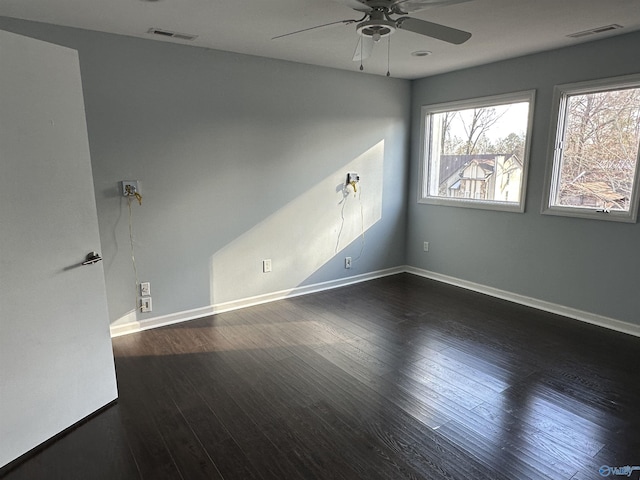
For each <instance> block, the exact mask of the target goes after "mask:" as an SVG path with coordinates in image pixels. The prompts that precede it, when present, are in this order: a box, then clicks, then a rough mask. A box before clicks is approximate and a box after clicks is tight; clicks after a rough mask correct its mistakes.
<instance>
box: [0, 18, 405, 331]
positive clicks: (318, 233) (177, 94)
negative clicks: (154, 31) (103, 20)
mask: <svg viewBox="0 0 640 480" xmlns="http://www.w3.org/2000/svg"><path fill="white" fill-rule="evenodd" d="M0 28H2V29H5V30H9V31H14V32H17V33H22V34H25V35H28V36H32V37H35V38H41V39H44V40H47V41H50V42H53V43H57V44H61V45H65V46H68V47H71V48H74V49H77V50H78V51H79V55H80V66H81V72H82V80H83V87H84V97H85V105H86V114H87V124H88V131H89V143H90V148H91V157H92V165H93V174H94V183H95V188H96V200H97V207H98V218H99V223H100V236H101V241H102V249H103V251H102V253H103V256H104V259H105V264H104V267H105V275H106V283H107V295H108V300H109V311H110V317H111V322H112V323H117V322H123V321H127V320H131V319H132V318H131V316H130V314H131V312H132V310H133V308H134V299H135V291H134V275H133V268H132V262H131V252H130V246H129V226H128V208H127V203H126V201H125V200H124V199H123V198H122V197H121V196H120V192H119V186H118V182H119V181H120V180H133V179H137V180H140V182H141V190H142V195H143V202H142V205H141V206H139V205H138V204H137V203H134V205H133V230H134V237H135V246H136V252H135V253H136V254H135V256H136V261H137V266H138V276H139V279H140V280H141V281H149V282H151V289H152V297H153V306H154V311H153V313H151V314H141V315H139V316H138V318H139V319H144V318H145V317H147V318H148V317H150V316H158V315H163V314H170V313H176V312H181V311H185V310H189V309H194V308H199V307H204V306H208V305H211V304H216V303H220V302H226V301H231V300H237V299H242V298H246V297H250V296H253V295H260V294H264V293H271V292H275V291H281V290H287V289H291V288H294V287H297V286H300V285H308V284H310V283H317V282H324V281H330V280H336V279H340V278H344V277H348V276H350V275H356V274H361V273H366V272H372V271H377V270H380V269H385V268H389V267H394V266H399V265H402V264H404V246H405V232H406V224H405V221H406V189H407V157H408V148H409V141H408V136H409V118H410V110H411V107H410V82H408V81H403V80H397V79H388V78H383V77H376V76H370V75H363V74H359V73H355V72H345V71H338V70H332V69H327V68H319V67H312V66H308V65H300V64H294V63H288V62H282V61H275V60H268V59H262V58H258V57H251V56H243V55H237V54H232V53H225V52H219V51H213V50H206V49H201V48H193V47H187V46H182V45H176V44H170V43H164V42H157V41H151V40H144V39H136V38H129V37H123V36H115V35H108V34H102V33H97V32H89V31H84V30H77V29H71V28H65V27H56V26H51V25H46V24H38V23H31V22H23V21H18V20H13V19H7V18H2V19H0ZM353 170H356V171H357V172H358V173H359V174H360V175H361V177H362V181H361V184H362V185H361V186H362V190H361V193H362V196H361V197H353V196H348V197H346V200H347V201H346V204H343V203H341V202H343V201H344V200H345V197H344V196H343V194H342V192H341V191H340V189H339V185H340V184H341V183H342V182H343V181H344V179H345V178H346V173H347V172H348V171H353ZM359 193H360V192H359ZM343 207H344V209H343ZM361 208H362V215H361ZM343 216H344V218H345V220H344V223H343V221H342V217H343ZM363 219H364V230H366V235H365V244H364V250H363V254H362V256H361V258H360V259H359V260H358V261H356V262H354V265H353V269H352V270H345V269H344V257H345V256H352V257H353V258H354V259H355V258H356V257H358V256H359V253H360V250H361V240H360V238H361V237H360V235H361V233H362V230H363V221H362V220H363ZM263 258H271V259H272V261H273V272H272V273H270V274H264V273H262V264H261V260H262V259H263ZM128 314H129V316H127V315H128Z"/></svg>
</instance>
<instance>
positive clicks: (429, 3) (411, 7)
mask: <svg viewBox="0 0 640 480" xmlns="http://www.w3.org/2000/svg"><path fill="white" fill-rule="evenodd" d="M469 1H471V0H396V1H394V2H393V6H392V7H391V10H392V11H393V12H394V13H414V12H419V11H420V10H426V9H427V8H431V7H441V6H447V5H454V4H456V3H465V2H469Z"/></svg>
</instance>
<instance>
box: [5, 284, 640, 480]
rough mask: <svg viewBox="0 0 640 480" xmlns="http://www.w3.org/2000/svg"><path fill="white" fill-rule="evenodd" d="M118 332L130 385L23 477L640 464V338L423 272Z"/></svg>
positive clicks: (507, 472) (342, 473)
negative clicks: (443, 281) (458, 285)
mask: <svg viewBox="0 0 640 480" xmlns="http://www.w3.org/2000/svg"><path fill="white" fill-rule="evenodd" d="M113 347H114V352H115V357H116V368H117V375H118V384H119V392H120V398H119V401H118V403H117V404H115V405H114V406H112V407H110V408H108V409H106V410H105V411H104V412H102V413H100V414H98V415H97V416H95V417H94V418H92V419H91V420H89V421H87V422H86V423H83V424H82V425H80V426H79V427H78V428H77V429H75V430H73V431H72V432H71V433H69V434H67V435H65V436H63V437H62V438H60V439H59V440H58V441H56V442H55V443H53V444H52V445H50V446H49V447H48V448H46V449H44V450H42V451H41V452H40V453H38V454H37V455H35V456H34V457H33V458H31V459H30V460H28V461H26V462H24V463H22V464H20V465H19V466H17V467H16V468H15V469H14V470H12V471H9V472H8V473H7V474H6V479H7V480H18V479H40V478H46V479H65V480H67V479H83V480H84V479H145V480H146V479H151V480H159V479H165V478H166V479H185V480H194V479H243V480H245V479H264V480H266V479H279V480H282V479H334V478H335V479H358V478H362V479H394V480H395V479H404V478H410V479H474V480H480V479H510V480H513V479H526V478H532V479H536V478H551V479H575V480H578V479H580V480H583V479H597V478H603V477H601V476H600V474H599V473H598V470H599V468H600V467H601V466H603V465H607V466H611V467H622V466H640V401H639V398H640V368H639V367H640V338H636V337H632V336H628V335H624V334H620V333H616V332H612V331H609V330H605V329H602V328H599V327H595V326H590V325H588V324H584V323H581V322H577V321H573V320H569V319H566V318H563V317H559V316H556V315H553V314H548V313H544V312H540V311H536V310H533V309H530V308H527V307H523V306H519V305H515V304H512V303H508V302H505V301H501V300H497V299H494V298H491V297H487V296H484V295H480V294H477V293H473V292H468V291H465V290H462V289H458V288H455V287H451V286H447V285H444V284H440V283H437V282H433V281H430V280H427V279H423V278H420V277H416V276H413V275H409V274H402V275H396V276H392V277H387V278H383V279H379V280H374V281H370V282H366V283H361V284H358V285H354V286H350V287H345V288H341V289H336V290H331V291H328V292H323V293H317V294H313V295H307V296H304V297H297V298H294V299H290V300H284V301H279V302H274V303H270V304H265V305H261V306H256V307H252V308H248V309H244V310H239V311H235V312H229V313H224V314H220V315H215V316H212V317H209V318H205V319H200V320H194V321H191V322H186V323H182V324H178V325H175V326H170V327H165V328H161V329H156V330H150V331H146V332H141V333H137V334H132V335H128V336H124V337H120V338H116V339H114V341H113ZM639 477H640V472H637V471H632V475H631V478H634V479H637V478H639ZM612 478H616V476H615V475H612ZM618 478H621V477H618ZM625 478H628V477H625Z"/></svg>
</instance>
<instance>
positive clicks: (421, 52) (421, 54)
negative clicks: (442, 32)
mask: <svg viewBox="0 0 640 480" xmlns="http://www.w3.org/2000/svg"><path fill="white" fill-rule="evenodd" d="M431 53H432V52H430V51H429V50H416V51H415V52H411V56H413V57H428V56H429V55H431Z"/></svg>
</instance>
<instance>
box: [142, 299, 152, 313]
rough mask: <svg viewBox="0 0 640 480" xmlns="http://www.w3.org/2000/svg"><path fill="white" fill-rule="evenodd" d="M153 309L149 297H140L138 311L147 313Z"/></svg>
mask: <svg viewBox="0 0 640 480" xmlns="http://www.w3.org/2000/svg"><path fill="white" fill-rule="evenodd" d="M151 310H153V306H152V304H151V297H144V298H141V299H140V311H141V312H142V313H147V312H150V311H151Z"/></svg>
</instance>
